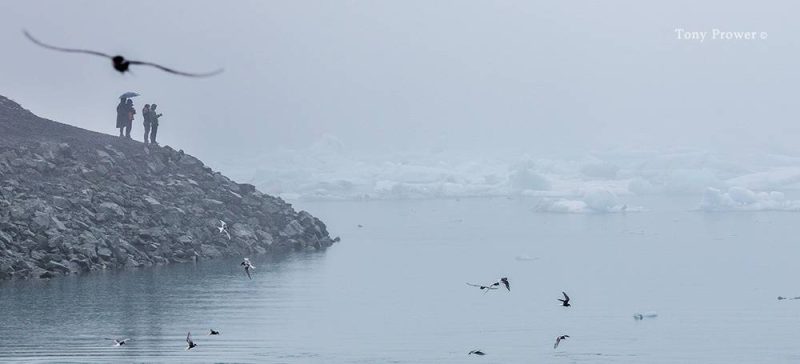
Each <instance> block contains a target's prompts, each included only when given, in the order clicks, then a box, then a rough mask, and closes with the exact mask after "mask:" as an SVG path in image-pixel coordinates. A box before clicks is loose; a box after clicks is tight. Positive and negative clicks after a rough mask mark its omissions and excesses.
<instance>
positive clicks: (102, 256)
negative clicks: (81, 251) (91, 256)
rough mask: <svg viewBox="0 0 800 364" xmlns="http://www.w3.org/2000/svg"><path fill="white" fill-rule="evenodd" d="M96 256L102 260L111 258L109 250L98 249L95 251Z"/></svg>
mask: <svg viewBox="0 0 800 364" xmlns="http://www.w3.org/2000/svg"><path fill="white" fill-rule="evenodd" d="M97 256H98V257H99V258H100V259H103V260H110V259H111V257H112V253H111V249H108V248H99V249H97Z"/></svg>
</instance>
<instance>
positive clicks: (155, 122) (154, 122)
mask: <svg viewBox="0 0 800 364" xmlns="http://www.w3.org/2000/svg"><path fill="white" fill-rule="evenodd" d="M160 117H161V114H156V112H155V111H153V110H150V125H156V126H158V118H160Z"/></svg>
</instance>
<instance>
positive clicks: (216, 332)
mask: <svg viewBox="0 0 800 364" xmlns="http://www.w3.org/2000/svg"><path fill="white" fill-rule="evenodd" d="M208 334H209V335H219V331H214V329H211V330H209V333H208Z"/></svg>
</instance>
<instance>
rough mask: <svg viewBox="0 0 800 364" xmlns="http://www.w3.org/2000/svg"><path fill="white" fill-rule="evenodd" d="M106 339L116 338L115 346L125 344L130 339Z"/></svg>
mask: <svg viewBox="0 0 800 364" xmlns="http://www.w3.org/2000/svg"><path fill="white" fill-rule="evenodd" d="M106 340H114V346H122V345H125V343H126V342H128V340H130V339H122V340H120V339H111V338H106Z"/></svg>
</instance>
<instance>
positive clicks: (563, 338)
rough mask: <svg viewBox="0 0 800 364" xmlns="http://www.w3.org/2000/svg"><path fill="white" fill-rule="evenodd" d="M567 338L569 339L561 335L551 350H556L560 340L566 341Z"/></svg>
mask: <svg viewBox="0 0 800 364" xmlns="http://www.w3.org/2000/svg"><path fill="white" fill-rule="evenodd" d="M568 337H569V335H561V336H559V337H557V338H556V343H555V345H553V349H556V348H558V344H560V343H561V340H566V339H567V338H568Z"/></svg>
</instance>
